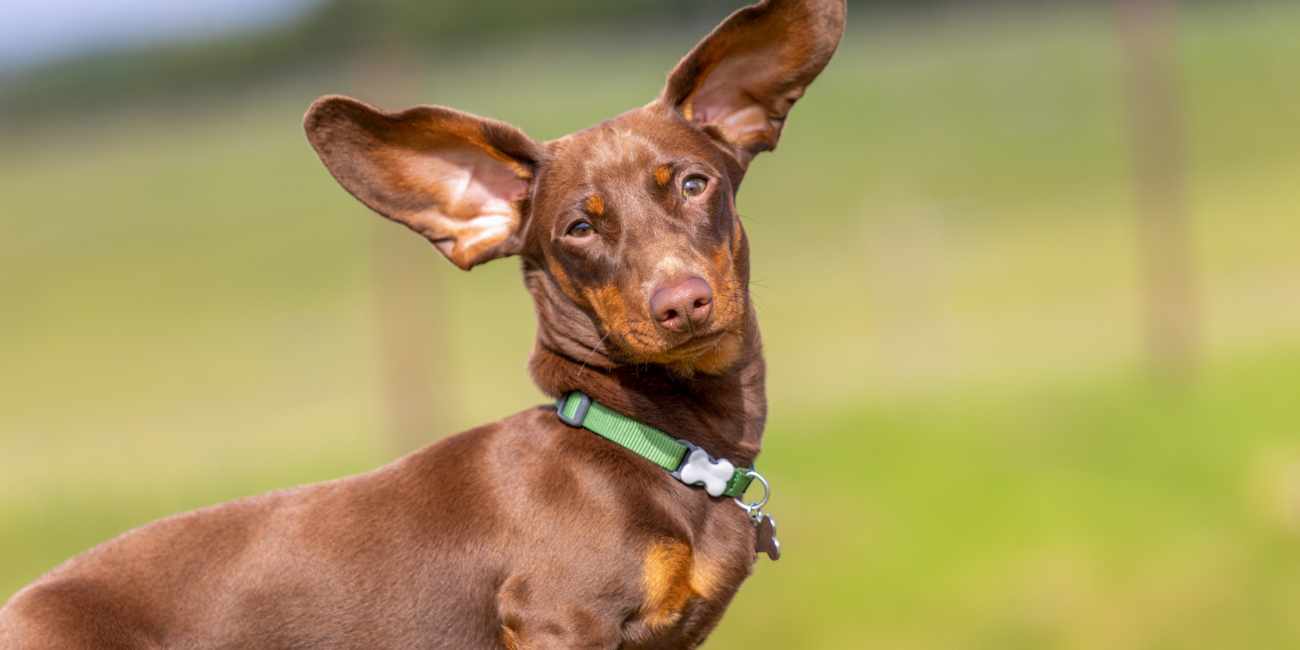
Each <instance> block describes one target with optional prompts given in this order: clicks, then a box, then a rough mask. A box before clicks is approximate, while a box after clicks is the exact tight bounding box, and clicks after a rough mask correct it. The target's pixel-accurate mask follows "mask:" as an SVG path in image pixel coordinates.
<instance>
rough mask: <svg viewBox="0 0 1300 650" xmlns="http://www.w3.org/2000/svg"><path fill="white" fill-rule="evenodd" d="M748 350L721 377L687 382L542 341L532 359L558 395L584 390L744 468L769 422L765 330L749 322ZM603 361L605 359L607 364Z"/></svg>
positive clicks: (545, 386)
mask: <svg viewBox="0 0 1300 650" xmlns="http://www.w3.org/2000/svg"><path fill="white" fill-rule="evenodd" d="M743 336H744V344H743V351H742V353H741V356H740V357H739V359H738V360H737V362H736V363H735V364H734V365H733V367H732V368H731V369H729V370H727V371H725V372H723V373H722V374H718V375H706V374H702V373H697V374H695V375H694V376H691V377H683V376H681V375H680V374H678V373H677V372H675V371H673V370H670V369H668V368H666V367H664V366H658V365H622V364H617V363H610V364H608V365H607V364H605V363H598V364H594V365H593V364H592V363H590V359H586V360H583V359H577V358H574V356H572V355H569V354H566V353H565V352H563V351H562V350H560V349H559V348H557V347H556V346H551V345H547V343H546V341H545V339H544V338H539V339H538V342H537V346H536V348H535V349H534V351H533V356H532V359H531V360H530V362H529V369H530V371H531V372H532V376H533V380H534V381H535V382H537V385H538V387H540V388H541V389H542V390H543V391H544V392H546V393H547V394H549V395H552V396H557V397H558V396H559V395H562V394H564V393H567V392H569V391H574V390H580V391H582V392H584V393H586V394H587V395H588V396H590V397H591V398H592V399H593V400H595V401H597V402H600V403H601V404H604V405H605V406H608V407H609V408H611V409H614V410H616V411H618V412H620V413H623V414H625V415H627V416H629V417H632V418H635V419H637V420H639V421H641V422H644V423H646V424H648V425H650V426H653V427H655V428H657V429H660V430H661V431H663V432H665V433H667V434H669V435H671V436H673V437H676V438H681V439H683V440H688V441H690V442H692V443H694V444H696V445H699V446H700V447H702V448H704V449H705V450H706V451H708V452H709V453H710V454H712V455H713V456H714V457H717V458H726V459H728V460H730V461H731V462H732V463H735V464H736V465H737V466H738V467H750V466H752V465H753V463H754V459H755V457H757V456H758V452H759V448H760V446H761V443H762V438H763V424H764V422H765V420H766V418H767V396H766V393H765V390H764V380H765V370H764V365H763V354H762V345H761V341H760V338H759V334H758V325H757V322H756V320H755V319H754V317H753V314H752V312H751V313H750V314H749V316H748V318H746V326H745V329H744V332H743ZM602 361H603V360H602Z"/></svg>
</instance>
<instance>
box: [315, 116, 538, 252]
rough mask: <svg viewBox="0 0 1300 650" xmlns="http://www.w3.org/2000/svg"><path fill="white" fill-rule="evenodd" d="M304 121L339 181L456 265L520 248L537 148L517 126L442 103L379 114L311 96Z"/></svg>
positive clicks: (323, 160)
mask: <svg viewBox="0 0 1300 650" xmlns="http://www.w3.org/2000/svg"><path fill="white" fill-rule="evenodd" d="M304 127H305V128H306V131H307V138H308V140H310V141H311V144H312V146H313V147H314V148H315V149H316V152H317V153H318V154H319V155H320V158H321V161H322V162H324V163H325V167H326V168H328V169H329V171H330V173H331V174H332V175H333V176H334V178H335V179H337V180H338V182H339V184H340V185H342V186H343V187H344V188H345V189H346V190H347V191H348V192H350V193H351V194H352V195H353V196H355V197H356V198H357V199H358V200H360V201H361V202H362V203H364V204H365V205H367V206H369V207H370V208H371V209H372V210H374V211H375V212H378V213H379V214H381V215H383V216H385V217H387V218H389V219H391V220H393V221H396V222H398V223H401V224H403V225H405V226H407V227H408V228H410V229H411V230H414V231H416V232H418V233H420V234H421V235H423V236H424V237H425V238H427V239H428V240H429V241H431V242H432V243H433V244H434V245H435V246H436V247H437V248H438V250H439V251H440V252H442V254H443V255H445V256H446V257H447V258H448V259H449V260H451V261H452V262H453V263H455V264H456V265H457V266H459V267H461V268H462V269H469V268H472V267H473V266H474V265H476V264H481V263H483V262H486V261H488V260H491V259H495V258H497V257H502V256H505V255H512V254H515V253H518V252H519V248H520V246H521V236H520V235H521V232H522V230H523V223H524V221H525V219H526V218H527V213H528V197H529V194H530V190H531V184H532V180H533V176H534V174H535V168H536V165H537V162H538V160H540V147H539V146H538V145H536V144H535V143H534V142H533V141H532V140H531V139H530V138H528V136H526V135H524V134H523V133H522V132H520V131H519V130H518V129H515V128H514V127H512V126H510V125H508V124H504V123H502V122H497V121H495V120H489V119H486V118H482V117H477V116H474V115H469V114H467V113H462V112H460V111H456V110H453V109H450V108H444V107H440V106H420V107H416V108H412V109H409V110H406V111H402V112H400V113H385V112H383V111H380V110H378V109H376V108H373V107H371V106H369V105H367V104H364V103H362V102H359V101H357V100H355V99H351V98H347V97H325V98H322V99H320V100H317V101H316V103H315V104H313V105H312V107H311V108H310V109H309V110H308V111H307V116H306V118H305V120H304Z"/></svg>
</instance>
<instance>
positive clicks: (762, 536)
mask: <svg viewBox="0 0 1300 650" xmlns="http://www.w3.org/2000/svg"><path fill="white" fill-rule="evenodd" d="M759 553H767V557H768V558H769V559H771V560H773V561H776V560H779V559H781V542H780V541H778V540H777V539H776V520H775V519H773V518H772V516H771V515H767V514H764V515H763V518H762V519H760V520H758V536H757V537H756V538H755V540H754V554H755V555H758V554H759Z"/></svg>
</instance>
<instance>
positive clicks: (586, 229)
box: [564, 219, 596, 239]
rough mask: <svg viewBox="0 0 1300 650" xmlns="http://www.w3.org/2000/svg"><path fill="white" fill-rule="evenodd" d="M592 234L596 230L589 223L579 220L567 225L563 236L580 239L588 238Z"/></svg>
mask: <svg viewBox="0 0 1300 650" xmlns="http://www.w3.org/2000/svg"><path fill="white" fill-rule="evenodd" d="M594 232H596V229H595V227H593V226H592V225H591V222H590V221H587V220H586V219H579V220H577V221H575V222H573V223H571V224H569V229H568V230H565V231H564V234H565V235H566V236H568V237H577V238H578V239H582V238H584V237H590V236H591V235H592V233H594Z"/></svg>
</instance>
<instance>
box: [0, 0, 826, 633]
mask: <svg viewBox="0 0 1300 650" xmlns="http://www.w3.org/2000/svg"><path fill="white" fill-rule="evenodd" d="M844 21H845V5H844V0H765V1H763V2H759V3H758V4H755V5H752V6H749V7H746V8H743V9H740V10H739V11H737V12H736V13H734V14H732V15H731V16H729V17H728V18H727V19H726V20H725V21H724V22H722V23H721V24H720V25H719V26H718V27H717V28H716V29H715V30H714V31H713V32H711V33H710V34H709V35H708V36H707V37H705V38H704V39H703V40H702V41H701V42H700V43H699V44H698V45H697V46H696V47H695V48H694V49H692V50H691V51H690V52H689V53H688V54H687V55H686V56H685V57H684V58H683V59H682V60H681V62H680V63H678V65H677V66H676V67H675V68H674V69H673V70H672V71H671V72H670V73H669V75H668V80H667V83H666V85H665V86H664V88H663V90H662V91H661V93H660V95H659V96H658V97H657V98H655V99H654V100H653V101H651V102H650V103H648V104H646V105H644V106H642V107H640V108H636V109H633V110H631V111H628V112H626V113H624V114H622V115H619V116H617V117H615V118H612V119H610V120H607V121H605V122H602V123H600V124H598V125H596V126H594V127H591V128H589V129H586V130H583V131H579V132H576V133H573V134H570V135H567V136H564V137H562V138H559V139H557V140H551V141H548V142H538V141H535V140H533V139H531V138H529V137H528V136H527V135H525V134H524V133H522V132H521V131H519V130H518V129H516V128H514V127H512V126H510V125H507V124H504V123H502V122H497V121H494V120H490V119H485V118H481V117H476V116H473V115H469V114H466V113H462V112H459V111H456V110H452V109H449V108H443V107H437V106H420V107H416V108H411V109H409V110H405V111H401V112H397V113H387V112H383V111H381V110H379V109H376V108H373V107H371V106H369V105H367V104H364V103H362V102H360V101H357V100H354V99H349V98H346V97H339V96H328V97H323V98H321V99H319V100H317V101H316V102H315V103H314V104H313V105H312V106H311V108H310V109H309V110H308V112H307V115H306V118H305V120H304V125H305V129H306V132H307V137H308V140H309V141H310V143H311V145H312V146H313V147H314V148H315V150H316V152H317V153H318V154H319V156H320V159H321V160H322V161H323V162H324V164H325V167H326V168H327V169H328V170H329V172H330V173H331V174H332V175H333V176H334V178H335V179H337V180H338V182H339V183H340V184H341V185H342V186H343V187H344V188H345V189H346V190H347V191H348V192H350V193H351V194H352V195H354V196H355V197H356V198H357V199H359V200H360V201H361V202H362V203H364V204H365V205H366V206H368V207H370V208H371V209H373V210H374V211H375V212H377V213H379V214H380V215H382V216H384V217H387V218H388V219H391V220H393V221H396V222H398V223H401V224H403V225H405V226H407V227H409V228H410V229H411V230H414V231H415V232H417V233H419V234H421V235H423V236H424V237H426V238H427V239H428V240H429V241H431V242H432V243H433V245H434V247H436V248H437V250H438V251H440V252H441V253H442V254H443V255H445V256H446V257H447V258H448V259H449V260H450V261H451V262H452V263H454V264H455V265H456V266H458V267H460V268H462V269H466V270H468V269H470V268H472V267H474V266H476V265H478V264H481V263H484V262H487V261H489V260H492V259H496V258H499V257H506V256H511V255H516V256H519V257H520V258H521V260H522V267H523V278H524V285H525V287H526V288H527V290H528V292H529V293H530V294H531V295H532V298H533V301H534V303H535V306H536V314H537V321H538V331H537V340H536V345H535V348H534V351H533V353H532V356H531V359H530V363H529V369H530V372H531V375H532V377H533V379H534V381H535V382H536V384H537V385H538V386H539V387H540V389H541V390H542V391H543V392H544V393H546V394H548V395H550V396H552V397H555V398H558V400H559V402H558V403H557V405H556V406H549V405H548V406H540V407H537V408H533V409H529V410H526V411H524V412H522V413H518V414H515V415H512V416H510V417H508V418H506V419H504V420H501V421H499V422H496V423H493V424H488V425H486V426H481V427H478V428H475V429H471V430H469V431H466V432H463V433H460V434H458V435H454V436H451V437H449V438H446V439H443V440H441V441H439V442H437V443H436V444H433V445H430V446H428V447H426V448H424V449H422V450H420V451H417V452H414V453H412V454H410V455H408V456H406V457H404V458H401V459H399V460H397V461H396V462H394V463H392V464H390V465H387V466H385V467H382V468H380V469H377V470H375V471H372V472H370V473H367V474H362V475H359V476H354V477H350V478H344V479H340V480H336V481H331V482H326V483H321V484H317V485H310V486H306V487H300V488H296V489H292V490H288V491H283V492H276V493H271V494H267V495H263V496H258V497H252V498H247V499H242V500H237V501H234V502H230V503H227V504H223V505H218V506H214V507H210V508H206V509H202V510H198V511H195V512H191V513H186V514H181V515H177V516H174V517H170V518H167V519H163V520H161V521H158V522H155V523H153V524H150V525H147V526H144V527H142V528H139V529H136V530H134V531H131V532H128V533H126V534H124V535H122V536H120V537H118V538H116V539H114V540H111V541H109V542H107V543H105V544H103V545H100V546H98V547H96V548H94V549H92V550H90V551H88V552H86V553H85V554H83V555H80V556H78V557H76V558H74V559H72V560H70V561H68V562H67V563H65V564H63V565H61V566H59V567H58V568H56V569H54V570H53V571H51V572H50V573H49V574H47V575H46V576H44V577H43V578H41V579H40V580H39V581H37V582H36V583H34V584H32V585H30V586H28V587H27V588H25V589H24V590H22V591H21V592H19V593H18V594H16V595H15V596H14V597H13V598H12V599H11V600H10V601H9V602H8V603H7V604H6V605H5V607H4V609H3V610H0V646H2V647H3V648H5V649H24V650H26V649H47V648H48V649H55V648H57V649H60V650H63V649H68V648H96V649H101V650H102V649H116V648H123V649H128V648H129V649H135V648H456V649H464V648H509V649H528V650H534V649H546V648H593V649H596V648H610V649H613V648H629V649H630V648H694V647H697V646H699V645H700V644H701V643H702V642H703V640H704V639H705V637H706V636H707V635H708V634H709V633H710V631H711V630H712V629H713V628H714V627H715V626H716V625H717V623H718V621H719V619H720V618H721V616H722V614H723V611H724V610H725V609H726V607H727V605H728V603H729V602H730V601H731V599H732V597H733V595H734V594H735V593H736V590H737V589H738V588H739V586H740V584H741V583H742V581H744V580H745V578H746V577H747V576H748V575H749V573H750V572H751V570H752V567H753V564H754V562H755V560H756V557H757V555H758V552H760V551H761V552H765V553H767V554H768V555H769V556H772V557H773V558H775V557H776V556H777V553H778V550H779V549H778V546H777V542H776V540H775V534H774V524H773V522H772V520H771V518H770V516H769V515H767V514H766V513H765V512H764V511H763V505H762V504H763V502H764V501H766V494H767V488H768V486H767V482H766V480H765V478H764V477H762V476H761V475H760V474H758V473H757V472H756V471H755V470H753V464H754V459H755V457H756V456H757V455H758V453H759V446H760V441H761V436H762V432H763V424H764V420H765V417H766V410H767V406H766V398H765V395H764V363H763V357H762V354H761V344H760V338H759V331H758V326H757V321H756V319H755V313H754V309H753V306H752V305H751V304H750V300H749V294H748V282H749V274H750V261H749V245H748V241H747V239H746V234H745V230H744V228H743V226H742V224H741V221H740V218H739V216H738V215H737V212H736V206H735V196H736V191H737V189H738V188H739V187H740V184H741V180H742V179H743V178H744V176H745V171H746V169H747V168H748V166H749V164H750V163H751V161H752V160H753V158H754V157H755V156H756V155H757V154H759V153H760V152H763V151H767V150H771V149H773V148H775V147H776V145H777V140H778V138H779V136H780V135H781V131H782V127H783V125H784V123H785V120H786V117H787V115H788V114H789V113H790V110H791V108H792V107H793V105H794V103H795V102H796V101H797V100H798V99H799V98H800V97H801V96H802V95H803V94H804V91H805V90H806V89H807V87H808V85H809V84H810V83H812V81H813V80H814V78H816V77H817V76H818V74H820V73H821V71H822V69H823V68H824V67H825V66H826V65H827V63H828V62H829V60H830V58H831V56H832V54H833V53H834V51H835V49H836V47H837V46H838V44H839V40H840V37H841V35H842V32H843V30H844ZM751 483H762V486H761V487H762V488H763V496H762V497H761V498H754V500H751V501H748V502H746V501H744V500H742V499H740V498H739V497H740V496H741V495H742V494H744V492H745V488H746V486H747V485H748V487H750V490H751V492H757V491H758V490H757V488H754V487H753V486H752V485H749V484H751Z"/></svg>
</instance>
